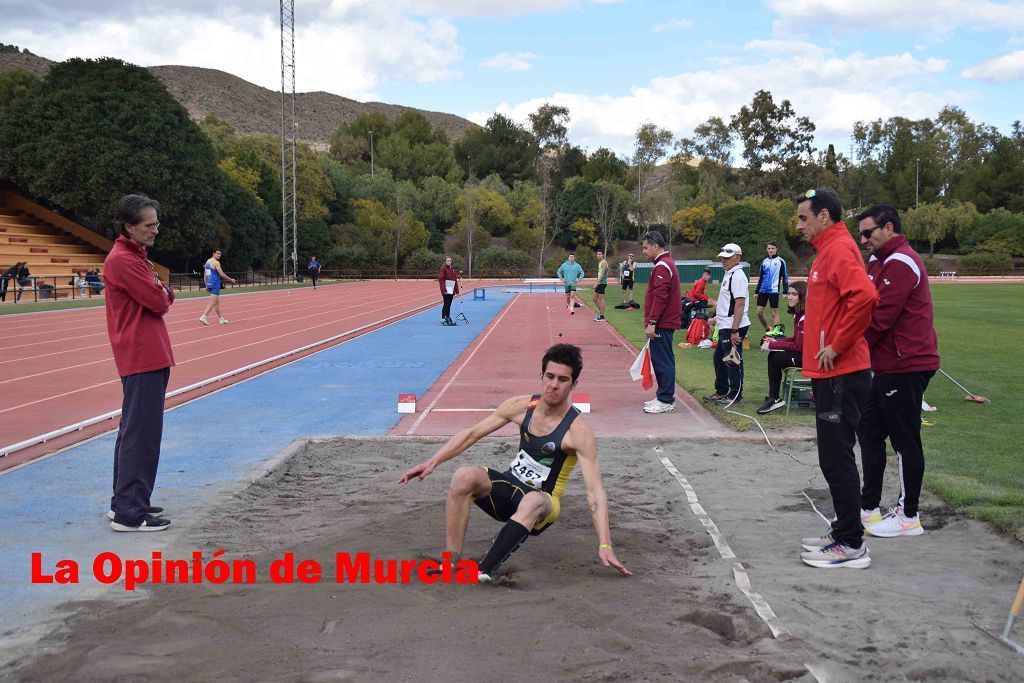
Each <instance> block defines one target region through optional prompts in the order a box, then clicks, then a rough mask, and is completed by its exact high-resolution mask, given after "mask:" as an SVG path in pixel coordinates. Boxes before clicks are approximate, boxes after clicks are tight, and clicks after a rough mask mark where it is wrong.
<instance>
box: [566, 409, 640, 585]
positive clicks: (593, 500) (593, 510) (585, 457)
mask: <svg viewBox="0 0 1024 683" xmlns="http://www.w3.org/2000/svg"><path fill="white" fill-rule="evenodd" d="M562 449H563V450H565V451H567V452H570V453H575V454H576V459H577V461H578V462H579V464H580V472H582V473H583V482H584V483H585V484H586V486H587V503H588V504H589V505H590V516H591V518H592V519H593V521H594V531H596V532H597V546H598V550H597V554H598V557H600V558H601V562H602V564H604V566H606V567H614V568H615V569H617V570H618V572H619V573H620V574H622V575H623V576H632V575H633V573H632V572H630V571H629V570H628V569H626V568H625V567H624V566H623V564H622V563H621V562H619V559H618V558H617V557H615V551H614V550H612V532H611V529H610V528H609V527H608V497H607V496H606V495H605V492H604V484H603V483H602V481H601V467H600V465H598V462H597V441H596V440H595V439H594V432H593V430H591V429H590V425H589V424H587V422H586V420H584V419H583V418H582V417H577V418H576V420H575V421H573V423H572V426H571V427H570V428H569V433H568V434H566V435H565V438H564V439H563V440H562Z"/></svg>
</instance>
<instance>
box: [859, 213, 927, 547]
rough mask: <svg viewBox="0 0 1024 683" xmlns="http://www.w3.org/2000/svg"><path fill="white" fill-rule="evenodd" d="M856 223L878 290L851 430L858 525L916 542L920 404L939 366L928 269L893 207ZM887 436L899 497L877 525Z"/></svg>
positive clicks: (884, 535)
mask: <svg viewBox="0 0 1024 683" xmlns="http://www.w3.org/2000/svg"><path fill="white" fill-rule="evenodd" d="M857 220H858V221H860V226H859V227H860V241H861V244H864V245H865V246H866V247H867V250H868V253H870V254H871V257H870V258H869V259H868V277H869V278H871V280H872V281H873V282H874V284H875V287H876V288H877V289H878V307H877V308H875V312H874V314H873V315H872V316H871V324H870V325H868V330H867V332H866V333H865V335H864V338H865V339H866V340H867V344H868V347H869V348H870V349H871V369H872V370H874V377H873V378H872V380H871V389H870V391H869V392H868V400H867V404H866V405H865V406H864V415H863V416H862V417H861V420H860V424H859V425H858V426H857V438H858V440H859V441H860V457H861V462H862V464H863V466H864V488H863V489H862V490H861V496H860V507H861V521H863V522H864V523H865V524H867V525H868V526H867V530H868V533H869V534H871V535H872V536H880V537H882V538H891V537H893V536H920V535H921V534H923V533H924V528H923V527H922V526H921V519H920V517H919V516H918V499H919V498H920V496H921V484H922V482H923V480H924V447H923V446H922V445H921V400H922V399H923V398H924V391H925V389H927V388H928V382H930V381H931V378H932V377H933V376H934V375H935V371H936V370H938V369H939V364H940V358H939V342H938V338H937V337H936V335H935V325H934V322H933V311H932V292H931V288H930V287H929V284H928V271H927V270H926V269H925V267H924V261H922V260H921V257H920V256H919V255H918V254H917V252H915V251H914V250H913V249H912V248H911V247H910V244H909V243H908V242H907V238H906V237H905V236H904V235H903V228H902V225H901V223H900V215H899V213H898V212H897V211H896V207H894V206H891V205H889V204H879V205H876V206H872V207H871V208H870V209H868V210H867V211H865V212H863V213H862V214H860V215H859V216H857ZM886 438H888V439H889V441H891V442H892V448H893V450H894V451H896V457H897V458H899V475H900V498H899V501H898V502H897V504H896V506H895V507H894V508H892V509H891V510H890V512H889V514H887V515H886V516H885V518H884V519H883V518H881V516H880V511H879V510H878V509H877V508H878V505H879V503H880V502H881V500H882V475H883V474H884V473H885V440H886Z"/></svg>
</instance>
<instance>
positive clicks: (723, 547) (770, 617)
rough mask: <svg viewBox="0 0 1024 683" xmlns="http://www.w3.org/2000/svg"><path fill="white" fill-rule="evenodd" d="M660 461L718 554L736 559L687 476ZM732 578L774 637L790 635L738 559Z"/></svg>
mask: <svg viewBox="0 0 1024 683" xmlns="http://www.w3.org/2000/svg"><path fill="white" fill-rule="evenodd" d="M658 459H659V460H661V464H662V465H664V466H665V469H667V470H668V472H669V474H671V475H672V476H673V477H674V478H675V480H676V481H677V482H679V485H680V486H682V487H683V490H684V491H685V492H686V501H687V502H688V503H689V504H690V509H691V510H692V511H693V514H694V515H695V516H696V517H697V519H698V520H700V523H701V524H702V525H703V526H704V529H705V530H706V531H707V532H708V535H709V536H711V540H712V541H714V543H715V547H716V548H718V554H719V555H721V556H722V559H723V560H737V557H736V553H734V552H733V551H732V548H730V547H729V543H728V542H727V541H726V540H725V536H723V535H722V532H721V531H720V530H719V529H718V525H717V524H715V521H714V520H713V519H711V516H710V515H708V513H707V512H706V511H705V510H704V507H703V506H702V505H701V504H700V502H699V501H698V500H697V492H696V491H694V489H693V487H692V486H691V485H690V482H688V481H687V480H686V477H684V476H683V475H682V473H681V472H680V471H679V470H678V469H676V466H675V465H673V464H672V461H671V460H669V459H668V458H666V457H665V456H663V455H659V456H658ZM732 575H733V578H734V579H735V580H736V587H737V588H739V589H740V591H741V592H742V593H743V594H744V595H745V596H747V600H750V604H751V605H753V607H754V611H755V612H757V616H759V617H761V621H763V622H764V623H765V624H767V625H768V628H769V629H771V632H772V635H773V636H774V637H776V638H778V637H780V636H784V635H788V634H789V631H787V630H786V628H785V627H784V626H783V625H782V624H781V623H780V622H779V618H778V617H777V616H776V615H775V612H774V611H773V610H772V608H771V605H769V604H768V601H767V600H765V599H764V598H763V597H761V595H760V594H759V593H757V591H755V590H754V589H753V587H752V586H751V583H750V576H749V575H748V574H747V570H746V569H745V568H744V567H743V563H742V562H739V561H738V560H737V561H736V562H734V563H733V565H732Z"/></svg>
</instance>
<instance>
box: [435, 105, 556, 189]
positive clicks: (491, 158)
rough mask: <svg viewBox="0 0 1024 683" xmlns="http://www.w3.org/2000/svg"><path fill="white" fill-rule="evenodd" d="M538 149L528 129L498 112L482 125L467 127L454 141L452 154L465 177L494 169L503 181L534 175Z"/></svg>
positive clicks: (482, 173) (485, 173)
mask: <svg viewBox="0 0 1024 683" xmlns="http://www.w3.org/2000/svg"><path fill="white" fill-rule="evenodd" d="M539 152H540V149H539V147H538V145H537V141H536V140H535V139H534V137H533V135H532V134H531V133H530V131H528V130H526V129H525V128H523V127H522V126H520V125H519V124H517V123H516V122H515V121H513V120H512V119H510V118H508V117H507V116H504V115H502V114H498V113H495V114H492V115H491V117H490V118H489V119H488V120H487V124H486V125H485V126H484V127H483V128H479V127H473V128H470V129H469V130H467V131H466V132H465V133H464V134H463V136H462V138H460V139H459V141H458V142H457V143H456V144H455V158H456V160H457V162H458V163H459V165H460V166H461V167H462V168H463V170H464V175H465V177H469V176H470V175H476V176H488V175H490V174H491V173H497V174H498V175H500V176H501V179H502V181H503V182H504V183H505V184H506V185H511V184H512V183H513V182H514V181H516V180H529V179H531V178H533V177H534V175H535V173H536V168H535V161H536V159H537V155H538V154H539Z"/></svg>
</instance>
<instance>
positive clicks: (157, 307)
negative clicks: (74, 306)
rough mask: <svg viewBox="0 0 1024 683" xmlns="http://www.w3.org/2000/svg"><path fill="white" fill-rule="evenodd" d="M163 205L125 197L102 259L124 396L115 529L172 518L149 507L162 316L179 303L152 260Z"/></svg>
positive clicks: (169, 359)
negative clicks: (149, 257) (111, 243)
mask: <svg viewBox="0 0 1024 683" xmlns="http://www.w3.org/2000/svg"><path fill="white" fill-rule="evenodd" d="M159 208H160V205H159V204H158V203H157V202H156V201H155V200H153V199H150V198H149V197H146V196H143V195H135V194H133V195H128V196H126V197H123V198H122V199H121V201H120V203H119V204H118V207H117V217H116V218H115V219H114V226H115V229H116V230H117V232H118V233H120V236H119V237H118V238H117V240H116V241H115V242H114V246H113V248H112V249H111V250H110V253H109V254H108V255H107V258H106V260H104V262H103V272H104V273H105V274H106V278H107V285H108V289H107V297H106V310H107V333H108V334H109V336H110V346H111V348H112V349H113V351H114V363H115V364H116V365H117V374H118V375H120V377H121V387H122V389H123V390H124V402H123V403H122V406H121V424H120V426H119V427H118V430H117V441H116V442H115V444H114V495H113V497H112V498H111V499H110V512H109V513H108V514H107V516H108V517H109V518H110V528H112V529H113V530H114V531H163V530H164V529H166V528H167V526H168V525H169V524H170V523H171V522H170V520H168V519H166V518H164V517H160V516H158V515H159V514H160V513H161V512H163V508H159V507H153V506H152V505H150V497H151V496H152V494H153V487H154V485H155V483H156V472H157V467H158V465H159V463H160V440H161V438H162V437H163V425H164V394H165V392H166V391H167V381H168V379H169V378H170V376H171V366H172V365H174V356H173V354H172V353H171V340H170V337H169V336H168V335H167V325H166V324H165V323H164V315H165V314H166V313H167V311H168V310H170V307H171V304H172V303H174V291H173V290H172V289H171V288H170V287H165V286H164V285H163V284H162V283H161V282H160V278H159V276H158V275H157V274H156V272H155V271H153V270H152V269H151V266H150V264H149V261H148V260H147V258H146V256H147V253H146V252H147V249H148V248H149V247H152V246H153V242H154V241H156V236H157V234H158V233H159V229H160V221H159V219H158V218H157V210H158V209H159Z"/></svg>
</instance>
